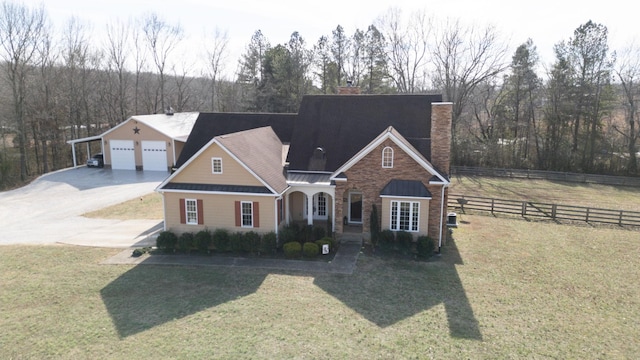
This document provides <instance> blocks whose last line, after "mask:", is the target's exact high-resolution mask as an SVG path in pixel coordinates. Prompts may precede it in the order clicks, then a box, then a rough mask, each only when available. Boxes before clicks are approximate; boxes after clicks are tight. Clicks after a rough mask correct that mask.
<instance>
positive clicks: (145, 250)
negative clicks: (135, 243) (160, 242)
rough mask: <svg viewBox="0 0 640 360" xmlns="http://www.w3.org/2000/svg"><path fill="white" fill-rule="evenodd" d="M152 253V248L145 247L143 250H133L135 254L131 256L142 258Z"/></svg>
mask: <svg viewBox="0 0 640 360" xmlns="http://www.w3.org/2000/svg"><path fill="white" fill-rule="evenodd" d="M150 251H151V248H150V247H143V248H137V249H134V250H133V253H132V254H131V256H133V257H140V256H142V255H144V254H146V253H148V252H150Z"/></svg>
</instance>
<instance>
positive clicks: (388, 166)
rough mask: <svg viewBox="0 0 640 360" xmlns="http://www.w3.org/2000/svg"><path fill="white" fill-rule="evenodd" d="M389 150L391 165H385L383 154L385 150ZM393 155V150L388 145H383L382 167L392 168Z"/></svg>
mask: <svg viewBox="0 0 640 360" xmlns="http://www.w3.org/2000/svg"><path fill="white" fill-rule="evenodd" d="M387 150H389V151H390V152H391V165H385V161H384V160H385V158H384V154H385V152H386V151H387ZM393 156H394V151H393V148H392V147H390V146H387V147H385V148H384V149H382V168H384V169H393Z"/></svg>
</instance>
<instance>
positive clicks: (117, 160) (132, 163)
mask: <svg viewBox="0 0 640 360" xmlns="http://www.w3.org/2000/svg"><path fill="white" fill-rule="evenodd" d="M109 146H110V149H111V168H112V169H114V170H135V169H136V155H135V151H134V148H133V140H111V141H109Z"/></svg>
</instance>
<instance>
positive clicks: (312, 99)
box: [288, 95, 442, 172]
mask: <svg viewBox="0 0 640 360" xmlns="http://www.w3.org/2000/svg"><path fill="white" fill-rule="evenodd" d="M441 101H442V96H441V95H349V96H346V95H344V96H340V95H314V96H305V97H304V98H303V99H302V103H301V105H300V111H299V113H298V118H297V120H296V126H295V128H294V130H293V136H292V140H291V146H290V148H289V156H288V161H289V169H290V170H309V169H308V167H309V164H310V161H309V160H310V159H311V158H312V156H313V154H314V151H315V150H316V149H317V148H318V147H320V148H322V149H323V150H324V152H325V156H326V163H325V168H324V169H322V170H324V171H330V172H333V171H335V170H337V169H338V168H339V167H340V166H342V165H343V164H344V163H346V162H347V161H348V160H349V159H351V158H352V157H353V156H354V155H355V154H356V153H357V152H358V151H360V150H361V149H363V148H364V147H365V146H367V144H369V142H371V141H372V140H373V139H375V138H376V137H377V136H378V135H379V134H380V133H382V132H383V131H384V130H385V129H386V128H388V127H389V126H393V127H394V128H395V129H396V130H397V131H398V132H399V133H400V134H402V135H403V136H404V137H406V139H407V141H408V142H410V143H411V144H412V145H413V146H414V147H415V148H416V149H417V150H418V151H419V152H420V153H421V154H422V155H423V156H424V157H425V158H426V159H427V160H429V159H430V158H431V154H430V150H429V149H430V137H431V103H432V102H441ZM314 170H319V169H314Z"/></svg>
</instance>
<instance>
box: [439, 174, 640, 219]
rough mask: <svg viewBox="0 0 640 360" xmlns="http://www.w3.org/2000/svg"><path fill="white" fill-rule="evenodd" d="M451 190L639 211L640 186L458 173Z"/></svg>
mask: <svg viewBox="0 0 640 360" xmlns="http://www.w3.org/2000/svg"><path fill="white" fill-rule="evenodd" d="M450 192H451V193H453V194H458V195H467V196H481V197H490V198H498V199H512V200H529V201H534V202H542V203H551V204H554V203H555V204H563V205H574V206H585V207H595V208H605V209H619V210H630V211H640V203H639V202H638V199H639V198H640V188H637V187H630V186H628V187H625V186H610V185H598V184H582V183H570V182H554V181H545V180H527V179H509V178H491V177H472V176H455V177H453V178H452V179H451V188H450Z"/></svg>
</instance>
